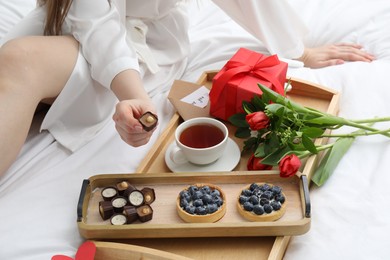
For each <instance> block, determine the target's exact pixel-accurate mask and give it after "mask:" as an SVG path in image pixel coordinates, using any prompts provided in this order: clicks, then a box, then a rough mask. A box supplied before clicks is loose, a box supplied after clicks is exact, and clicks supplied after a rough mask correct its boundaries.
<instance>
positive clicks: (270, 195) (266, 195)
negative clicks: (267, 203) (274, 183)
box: [260, 190, 274, 200]
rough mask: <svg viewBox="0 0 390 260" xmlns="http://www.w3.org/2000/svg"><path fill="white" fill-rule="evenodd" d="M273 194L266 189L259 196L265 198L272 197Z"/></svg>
mask: <svg viewBox="0 0 390 260" xmlns="http://www.w3.org/2000/svg"><path fill="white" fill-rule="evenodd" d="M273 196H274V195H273V194H272V192H271V191H269V190H267V191H264V192H263V194H261V195H260V198H266V199H269V200H270V199H272V197H273Z"/></svg>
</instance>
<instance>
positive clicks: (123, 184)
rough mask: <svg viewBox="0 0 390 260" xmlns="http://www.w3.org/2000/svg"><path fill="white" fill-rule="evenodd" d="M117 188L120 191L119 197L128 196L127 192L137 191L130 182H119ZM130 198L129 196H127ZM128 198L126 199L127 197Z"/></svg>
mask: <svg viewBox="0 0 390 260" xmlns="http://www.w3.org/2000/svg"><path fill="white" fill-rule="evenodd" d="M116 188H117V189H118V193H119V195H123V196H126V195H125V191H126V190H130V191H132V190H135V188H134V186H133V185H131V184H130V182H128V181H121V182H118V183H117V184H116ZM127 196H128V195H127ZM127 196H126V197H127Z"/></svg>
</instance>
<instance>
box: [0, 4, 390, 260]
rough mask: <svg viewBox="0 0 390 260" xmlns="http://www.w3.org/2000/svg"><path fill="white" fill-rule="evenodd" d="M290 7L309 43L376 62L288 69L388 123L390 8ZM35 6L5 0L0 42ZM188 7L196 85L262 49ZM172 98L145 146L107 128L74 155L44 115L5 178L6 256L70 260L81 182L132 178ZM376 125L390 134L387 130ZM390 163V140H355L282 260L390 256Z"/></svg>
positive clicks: (210, 13)
mask: <svg viewBox="0 0 390 260" xmlns="http://www.w3.org/2000/svg"><path fill="white" fill-rule="evenodd" d="M290 2H291V3H292V5H293V7H294V8H296V10H297V12H298V13H299V14H300V15H301V16H302V18H303V20H304V21H305V22H306V23H307V25H308V27H309V29H310V35H309V36H308V38H307V39H306V41H307V42H306V44H307V45H308V46H315V45H322V44H327V43H334V42H355V43H359V44H362V45H363V46H364V48H365V49H366V50H368V51H369V52H371V53H373V54H374V55H375V56H376V60H375V61H373V62H371V63H361V62H356V63H346V64H343V65H338V66H334V67H327V68H323V69H308V68H304V67H302V66H300V65H299V64H291V66H289V69H288V75H289V76H293V77H296V78H300V79H304V80H307V81H311V82H314V83H318V84H320V85H323V86H326V87H329V88H332V89H335V90H337V91H340V93H341V102H340V111H339V115H341V116H343V117H348V118H370V117H375V116H389V115H390V102H389V99H390V86H389V83H388V73H389V72H390V30H389V29H388V28H389V25H390V2H389V1H388V0H344V1H338V0H325V1H319V0H314V1H305V0H290ZM34 5H35V1H34V0H12V1H11V0H0V17H1V18H0V37H2V36H3V35H4V34H5V33H6V32H7V31H8V30H9V29H10V28H12V26H13V25H14V24H15V23H17V22H18V21H19V20H20V19H21V18H22V17H23V16H24V15H25V14H26V13H28V12H29V11H30V10H31V9H32V8H33V7H34ZM189 5H190V8H191V12H190V13H191V28H190V37H191V42H192V46H193V48H192V53H191V56H190V58H189V62H188V66H187V69H186V71H185V73H184V75H183V77H182V78H181V79H182V80H186V81H191V82H195V81H196V80H197V79H198V77H199V76H200V75H201V73H202V72H203V71H206V70H214V69H220V68H221V67H222V66H223V64H224V63H225V62H226V61H227V60H228V59H229V58H230V57H231V56H232V55H233V54H234V53H235V52H236V51H237V49H238V48H239V47H247V48H251V49H253V50H257V51H264V49H263V48H262V46H261V43H259V42H257V41H256V40H255V39H254V38H253V37H252V36H251V35H249V34H248V33H247V32H245V31H244V30H243V29H241V28H240V27H239V26H238V25H236V24H235V23H234V22H233V21H232V20H231V19H230V18H229V17H227V16H226V15H225V14H224V13H223V12H222V11H220V10H219V9H218V8H217V7H216V6H215V5H214V4H212V3H211V2H208V1H207V0H204V1H198V2H195V3H193V2H191V3H190V4H189ZM166 97H167V92H163V93H159V94H157V95H155V96H154V98H153V99H154V101H155V102H156V104H158V108H159V111H161V116H160V124H159V127H158V130H157V131H156V133H155V134H154V136H153V138H152V140H151V142H150V143H149V144H148V145H146V146H144V147H140V148H131V147H129V146H127V145H126V144H125V143H124V142H122V141H121V140H120V138H119V136H118V135H117V134H116V131H115V128H114V126H113V123H110V124H108V125H107V126H106V127H105V128H104V130H103V131H102V132H101V133H100V134H99V135H98V136H97V138H95V139H94V140H93V141H91V142H90V143H88V144H87V145H86V146H84V147H82V148H81V149H80V150H78V151H77V152H75V153H70V152H68V151H67V150H65V149H63V148H62V147H61V145H59V144H58V143H56V141H55V140H54V139H53V137H52V136H51V135H50V134H48V133H46V132H42V133H39V132H38V129H39V124H40V122H41V120H42V117H43V115H41V114H38V115H37V117H36V118H35V120H34V122H33V125H32V128H31V131H30V133H29V136H28V140H27V142H26V144H25V145H24V147H23V149H22V151H21V153H20V155H19V157H18V160H17V161H16V162H15V164H14V165H13V166H12V167H11V168H10V169H9V170H8V172H7V173H6V175H5V176H4V177H3V178H2V179H1V180H0V223H1V224H0V234H1V235H0V245H1V246H0V259H13V260H19V259H29V260H30V259H33V260H34V259H37V260H38V259H39V260H41V259H50V258H51V257H52V256H53V255H55V254H64V255H69V256H72V257H73V256H74V255H75V252H76V250H77V248H78V247H79V245H80V244H81V243H82V242H83V238H82V237H81V236H80V235H79V232H78V229H77V225H76V204H77V201H78V196H79V193H80V187H81V183H82V180H83V179H88V178H89V177H90V176H92V175H95V174H100V173H131V172H134V170H135V169H136V168H137V166H138V164H139V163H140V162H141V161H142V159H143V158H144V156H145V155H146V154H147V152H148V151H149V149H150V148H151V146H152V145H153V143H154V142H155V141H156V140H157V139H158V138H159V134H161V133H162V131H163V130H164V127H165V126H166V125H167V123H168V122H169V120H170V118H171V116H172V115H173V113H174V109H173V107H172V106H171V104H170V103H169V101H168V100H167V98H166ZM377 126H378V128H379V127H380V128H383V129H385V128H389V127H390V124H389V123H380V124H378V125H377ZM345 130H346V131H347V130H350V129H345ZM341 131H343V130H341ZM389 158H390V141H389V140H388V139H386V138H384V137H381V136H371V137H364V138H358V139H357V140H356V141H355V142H354V144H353V145H352V147H351V148H350V150H349V151H348V152H347V154H346V155H345V156H344V158H343V159H342V160H341V162H340V164H339V165H338V166H337V168H336V171H335V172H334V174H333V175H332V176H331V178H330V179H329V180H328V182H327V183H326V184H325V185H324V186H322V187H320V188H317V187H315V186H314V185H313V186H312V187H311V193H310V195H311V202H312V220H311V228H310V230H309V232H307V233H306V234H304V235H300V236H296V237H292V239H291V240H290V243H289V246H288V248H287V251H286V253H285V255H284V259H367V258H368V259H375V260H376V259H378V260H379V259H389V257H390V247H389V245H390V243H389V239H388V232H390V221H389V220H390V207H389V202H388V198H390V189H389V188H388V185H389V183H390V174H389V170H388V168H387V165H388V161H389Z"/></svg>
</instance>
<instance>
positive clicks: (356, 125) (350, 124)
mask: <svg viewBox="0 0 390 260" xmlns="http://www.w3.org/2000/svg"><path fill="white" fill-rule="evenodd" d="M344 124H345V125H348V126H352V127H356V128H360V129H364V130H368V131H370V132H378V134H381V135H384V136H387V137H390V133H388V132H382V131H380V130H378V129H375V128H372V127H370V126H366V125H361V124H358V123H355V122H353V121H349V120H345V123H344Z"/></svg>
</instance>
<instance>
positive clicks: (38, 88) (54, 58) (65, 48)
mask: <svg viewBox="0 0 390 260" xmlns="http://www.w3.org/2000/svg"><path fill="white" fill-rule="evenodd" d="M77 55H78V43H77V41H76V40H75V39H74V38H72V37H69V36H50V37H49V36H31V37H24V38H20V39H15V40H12V41H10V42H8V43H6V44H4V45H3V46H2V47H1V48H0V177H1V176H2V175H3V174H4V173H5V171H6V170H7V169H8V168H9V166H10V165H11V164H12V163H13V161H14V160H15V159H16V157H17V155H18V153H19V151H20V149H21V147H22V146H23V144H24V142H25V140H26V137H27V134H28V131H29V129H30V125H31V122H32V119H33V116H34V111H35V109H36V107H37V105H38V104H39V102H40V101H41V100H44V99H52V98H56V97H57V96H58V94H59V93H60V92H61V90H62V89H63V87H64V86H65V84H66V82H67V81H68V79H69V77H70V75H71V73H72V70H73V68H74V66H75V64H76V60H77Z"/></svg>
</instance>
